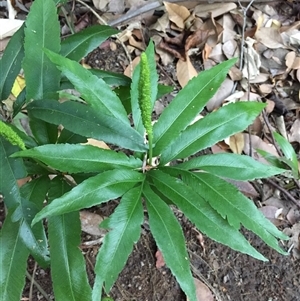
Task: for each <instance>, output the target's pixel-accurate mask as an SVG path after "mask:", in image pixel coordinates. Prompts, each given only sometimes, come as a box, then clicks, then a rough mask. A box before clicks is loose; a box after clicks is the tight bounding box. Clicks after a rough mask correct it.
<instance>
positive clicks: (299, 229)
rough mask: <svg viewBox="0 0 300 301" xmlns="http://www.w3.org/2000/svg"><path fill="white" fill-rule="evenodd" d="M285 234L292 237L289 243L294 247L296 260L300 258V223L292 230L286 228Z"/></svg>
mask: <svg viewBox="0 0 300 301" xmlns="http://www.w3.org/2000/svg"><path fill="white" fill-rule="evenodd" d="M283 233H285V234H286V235H288V236H290V240H289V241H288V245H289V246H291V245H293V246H294V247H293V250H292V252H293V256H294V258H297V259H299V258H300V223H297V224H295V225H293V227H292V228H285V229H284V230H283Z"/></svg>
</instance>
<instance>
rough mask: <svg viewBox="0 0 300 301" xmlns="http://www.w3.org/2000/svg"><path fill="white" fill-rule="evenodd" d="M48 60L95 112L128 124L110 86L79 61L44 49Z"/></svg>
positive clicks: (121, 106)
mask: <svg viewBox="0 0 300 301" xmlns="http://www.w3.org/2000/svg"><path fill="white" fill-rule="evenodd" d="M45 53H46V54H47V56H48V57H49V58H50V60H51V61H52V62H53V63H54V64H56V65H57V68H58V69H59V70H61V71H62V72H63V74H64V75H65V76H66V77H67V78H68V79H69V80H70V82H71V83H72V84H73V85H74V87H75V88H76V89H77V91H79V92H80V93H81V97H82V98H83V99H84V100H85V101H86V102H87V103H88V104H89V105H90V106H91V107H92V108H93V109H94V112H95V114H97V112H99V113H102V114H107V115H110V116H114V117H115V118H116V119H119V121H120V123H121V124H122V123H124V124H125V125H128V124H130V122H129V119H128V117H127V113H126V110H125V109H124V106H123V104H122V102H121V100H120V99H119V97H118V96H117V95H116V93H114V92H113V91H112V90H111V88H110V87H109V86H108V85H107V84H106V83H105V82H104V80H102V79H101V78H98V77H97V76H95V75H93V74H92V73H91V72H90V71H89V70H87V69H85V68H83V67H82V66H81V65H80V64H79V63H77V62H75V61H71V60H69V59H67V58H64V57H63V56H61V55H59V54H56V53H54V52H52V51H49V50H47V49H45Z"/></svg>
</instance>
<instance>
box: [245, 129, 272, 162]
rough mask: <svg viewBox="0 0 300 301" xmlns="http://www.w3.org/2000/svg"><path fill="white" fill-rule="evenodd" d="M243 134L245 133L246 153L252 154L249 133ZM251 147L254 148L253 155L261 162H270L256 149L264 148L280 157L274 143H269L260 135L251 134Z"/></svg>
mask: <svg viewBox="0 0 300 301" xmlns="http://www.w3.org/2000/svg"><path fill="white" fill-rule="evenodd" d="M243 135H244V141H245V146H244V149H243V151H244V153H245V154H246V155H248V156H249V154H250V141H249V134H243ZM251 148H252V157H253V158H254V159H256V160H257V161H259V162H261V163H264V164H269V163H268V161H267V160H265V159H264V158H263V157H262V156H261V155H260V154H258V152H257V151H256V149H262V150H264V151H266V152H268V153H270V154H272V155H274V156H276V157H278V153H277V151H276V148H275V146H274V145H273V144H268V143H266V142H265V141H263V140H262V139H261V138H260V137H258V136H255V135H251Z"/></svg>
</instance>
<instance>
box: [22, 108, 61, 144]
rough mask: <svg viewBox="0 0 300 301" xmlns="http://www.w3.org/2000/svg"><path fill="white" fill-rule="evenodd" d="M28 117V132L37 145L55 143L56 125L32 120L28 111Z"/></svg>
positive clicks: (56, 135) (36, 119)
mask: <svg viewBox="0 0 300 301" xmlns="http://www.w3.org/2000/svg"><path fill="white" fill-rule="evenodd" d="M28 115H29V125H30V130H31V132H32V135H33V137H34V138H35V140H36V141H37V143H38V144H39V145H43V144H48V143H56V141H57V137H58V127H57V125H55V124H52V123H48V122H45V121H44V120H41V119H38V118H33V116H32V115H31V112H30V111H29V113H28Z"/></svg>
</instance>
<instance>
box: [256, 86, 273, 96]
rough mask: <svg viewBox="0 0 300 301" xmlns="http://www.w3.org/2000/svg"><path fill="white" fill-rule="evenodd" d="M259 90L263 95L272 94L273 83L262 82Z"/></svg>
mask: <svg viewBox="0 0 300 301" xmlns="http://www.w3.org/2000/svg"><path fill="white" fill-rule="evenodd" d="M258 88H259V92H260V93H261V94H263V95H267V94H270V93H271V92H272V91H273V85H271V84H261V85H259V86H258Z"/></svg>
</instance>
